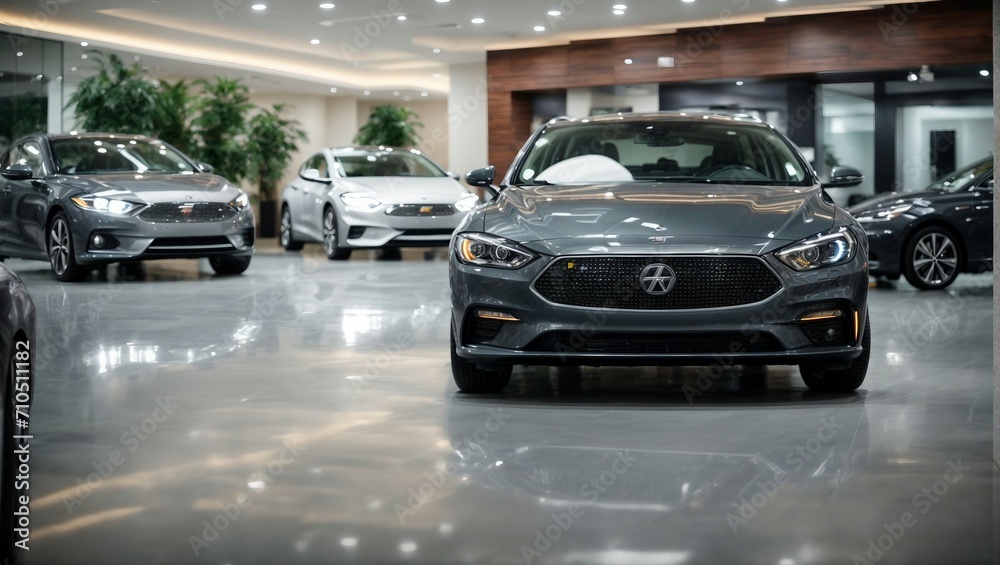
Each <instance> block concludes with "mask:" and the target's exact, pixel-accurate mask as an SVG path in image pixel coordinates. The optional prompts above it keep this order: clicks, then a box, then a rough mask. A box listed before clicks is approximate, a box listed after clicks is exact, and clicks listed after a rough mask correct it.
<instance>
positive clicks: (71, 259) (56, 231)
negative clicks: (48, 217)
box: [46, 211, 90, 282]
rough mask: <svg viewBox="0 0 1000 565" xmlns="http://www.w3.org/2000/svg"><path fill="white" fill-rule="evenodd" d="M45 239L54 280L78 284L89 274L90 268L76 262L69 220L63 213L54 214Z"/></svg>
mask: <svg viewBox="0 0 1000 565" xmlns="http://www.w3.org/2000/svg"><path fill="white" fill-rule="evenodd" d="M47 233H48V237H47V238H46V242H47V245H46V250H47V252H48V256H49V267H51V268H52V274H53V275H54V276H55V277H56V280H58V281H61V282H80V281H82V280H83V279H85V278H87V276H88V275H89V274H90V267H84V266H82V265H80V264H78V263H77V262H76V247H74V245H73V232H72V230H71V229H70V225H69V218H68V217H67V216H66V213H65V212H62V211H59V212H56V215H55V216H54V217H53V218H52V222H51V223H49V229H48V230H47Z"/></svg>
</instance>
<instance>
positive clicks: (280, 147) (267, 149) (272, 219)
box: [247, 104, 308, 237]
mask: <svg viewBox="0 0 1000 565" xmlns="http://www.w3.org/2000/svg"><path fill="white" fill-rule="evenodd" d="M284 110H285V105H284V104H275V105H274V106H273V107H272V108H271V109H267V108H262V109H261V110H260V112H258V113H257V114H256V115H254V117H252V118H250V124H249V130H248V135H249V139H248V141H247V157H248V159H249V161H250V176H251V177H252V178H253V179H255V180H256V182H257V188H258V195H259V198H260V237H274V236H275V223H276V219H277V203H276V201H275V196H276V195H277V192H278V183H280V182H281V179H282V178H283V177H284V175H285V170H286V169H287V168H288V163H289V162H290V161H291V160H292V155H293V154H294V153H295V152H296V151H297V150H298V142H299V141H308V138H307V137H306V133H305V132H304V131H302V130H301V129H299V127H298V126H299V122H297V121H295V120H293V119H290V118H286V117H284V116H282V113H283V112H284Z"/></svg>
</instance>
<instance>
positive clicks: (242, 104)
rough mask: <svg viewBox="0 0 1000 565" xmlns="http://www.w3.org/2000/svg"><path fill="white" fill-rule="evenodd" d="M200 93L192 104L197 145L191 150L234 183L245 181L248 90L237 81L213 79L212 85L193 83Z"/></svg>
mask: <svg viewBox="0 0 1000 565" xmlns="http://www.w3.org/2000/svg"><path fill="white" fill-rule="evenodd" d="M195 84H197V85H199V86H201V87H202V93H201V96H200V97H199V99H198V101H197V102H196V103H195V114H196V115H195V117H194V120H192V122H191V124H192V126H193V128H192V129H193V130H194V136H195V138H196V140H197V142H198V144H197V145H195V146H192V147H191V148H190V149H191V150H192V153H194V154H195V156H196V157H197V159H198V160H199V161H204V162H206V163H208V164H209V165H211V166H212V167H213V168H214V169H215V173H216V174H218V175H219V176H222V177H225V178H227V179H229V180H231V181H233V182H239V180H240V179H245V178H247V176H248V175H247V166H248V165H249V161H248V159H247V151H246V147H245V145H246V128H247V114H248V113H249V112H250V110H251V109H252V108H253V105H252V104H250V98H249V94H250V90H249V89H248V88H247V87H246V85H244V84H242V83H240V81H239V80H231V79H227V78H223V77H216V79H215V82H208V81H206V80H204V79H199V80H197V81H195Z"/></svg>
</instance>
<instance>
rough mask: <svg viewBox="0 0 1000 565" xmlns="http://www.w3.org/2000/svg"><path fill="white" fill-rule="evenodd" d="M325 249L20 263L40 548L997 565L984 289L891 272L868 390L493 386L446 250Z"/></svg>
mask: <svg viewBox="0 0 1000 565" xmlns="http://www.w3.org/2000/svg"><path fill="white" fill-rule="evenodd" d="M317 251H318V250H316V249H310V248H307V252H308V253H306V254H305V255H289V256H285V255H282V254H270V255H268V254H260V255H258V257H256V258H255V259H254V262H253V265H252V266H251V268H250V270H249V271H248V273H247V274H246V275H245V276H242V277H236V278H213V277H211V276H209V274H208V273H209V271H208V268H207V264H203V265H201V268H202V269H203V270H202V271H201V272H199V271H198V267H199V265H198V263H197V262H195V261H188V262H170V263H164V264H160V265H150V266H149V267H147V269H146V276H145V280H140V281H135V282H121V281H118V280H116V279H115V276H114V275H113V274H112V275H111V277H110V279H109V280H103V281H102V280H91V281H88V282H86V283H83V284H78V285H64V284H59V283H56V282H54V281H53V280H52V279H51V278H50V276H49V275H48V272H47V269H46V265H44V264H42V263H34V262H25V261H10V262H9V264H10V265H11V266H12V267H13V268H14V269H15V270H17V271H18V272H19V273H20V274H21V275H22V277H23V278H24V280H25V281H26V283H27V285H28V288H29V290H30V292H31V294H32V296H33V298H34V300H35V303H36V306H37V308H38V335H37V340H36V343H37V345H36V351H37V355H38V358H39V359H38V363H37V367H36V375H37V376H36V378H37V382H36V397H35V398H36V400H35V406H34V410H33V414H32V431H33V433H34V435H35V441H34V443H33V444H32V463H33V467H32V481H33V482H32V484H31V492H32V493H33V501H34V507H33V522H32V538H31V550H30V552H29V554H28V560H27V562H28V563H33V564H42V563H45V564H47V563H74V564H76V563H102V564H107V563H122V564H140V563H164V564H178V563H210V564H218V565H223V564H232V565H240V564H254V563H264V564H278V563H394V562H414V563H416V562H420V563H433V564H446V563H573V564H589V563H614V564H627V565H644V564H701V563H704V564H730V563H753V564H756V563H760V564H771V565H793V564H810V563H933V564H942V563H986V562H989V561H990V558H991V554H992V551H993V540H992V533H993V528H994V525H993V524H994V522H993V519H992V506H993V499H992V493H993V470H992V464H991V461H990V453H991V446H992V438H991V428H992V396H991V390H992V355H991V339H992V321H991V311H992V284H991V279H990V277H989V276H976V277H969V276H967V277H964V278H962V279H960V280H959V283H958V284H957V285H956V287H955V288H953V289H952V290H951V291H949V292H941V293H922V292H916V291H914V290H913V289H912V288H910V287H908V286H907V285H906V284H905V283H900V284H898V285H896V287H895V288H880V289H873V291H872V314H873V321H872V328H873V332H874V334H873V335H874V339H873V347H874V354H873V356H872V364H871V369H870V372H869V377H868V380H867V381H866V383H865V386H864V387H863V390H862V391H860V392H859V393H858V394H850V395H828V394H811V393H809V392H807V391H806V390H805V387H804V385H803V384H802V382H801V380H800V379H799V375H798V372H797V370H796V369H795V368H789V367H772V368H770V370H768V371H766V373H761V372H759V371H758V372H749V373H748V374H743V375H741V374H740V372H739V371H738V370H736V369H727V370H725V371H721V370H715V371H707V370H704V369H697V368H659V369H657V368H641V369H622V368H616V369H584V370H582V372H580V373H576V374H575V373H574V372H573V371H564V372H562V373H560V372H558V371H556V370H554V369H553V370H549V369H539V368H533V369H528V370H525V369H520V368H519V369H517V370H516V371H515V374H514V378H513V380H512V382H511V385H510V386H509V388H508V389H507V391H506V393H504V394H500V395H494V396H479V397H471V396H466V395H462V394H458V393H457V392H456V389H455V386H454V384H453V383H452V380H451V376H450V369H449V360H448V353H447V347H448V345H447V343H448V303H447V301H446V298H447V295H446V289H447V282H446V272H447V264H446V262H444V261H441V260H435V261H427V262H424V261H414V262H410V261H404V262H389V261H351V262H349V263H330V262H327V261H326V260H325V259H323V260H318V259H315V257H316V254H315V253H316V252H317ZM112 273H113V271H112ZM859 559H860V561H859Z"/></svg>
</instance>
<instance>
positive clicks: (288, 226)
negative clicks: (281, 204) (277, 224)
mask: <svg viewBox="0 0 1000 565" xmlns="http://www.w3.org/2000/svg"><path fill="white" fill-rule="evenodd" d="M291 241H292V214H291V212H289V211H288V208H285V209H284V210H283V211H282V212H281V246H282V247H285V248H287V247H288V244H289V243H291Z"/></svg>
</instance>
